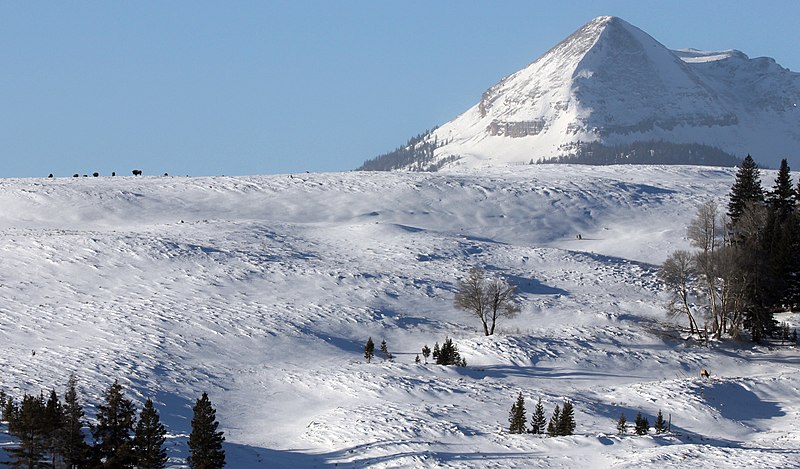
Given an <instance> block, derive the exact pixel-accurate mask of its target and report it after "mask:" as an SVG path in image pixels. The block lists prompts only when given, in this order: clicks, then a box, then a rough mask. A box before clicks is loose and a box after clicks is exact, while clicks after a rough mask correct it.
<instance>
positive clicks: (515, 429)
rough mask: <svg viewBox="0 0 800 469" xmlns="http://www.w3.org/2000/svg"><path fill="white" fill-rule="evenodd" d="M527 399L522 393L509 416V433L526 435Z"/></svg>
mask: <svg viewBox="0 0 800 469" xmlns="http://www.w3.org/2000/svg"><path fill="white" fill-rule="evenodd" d="M526 420H527V417H526V416H525V398H524V397H523V396H522V393H521V392H520V393H519V395H518V396H517V401H516V402H514V404H513V405H512V406H511V412H509V414H508V433H525V422H526Z"/></svg>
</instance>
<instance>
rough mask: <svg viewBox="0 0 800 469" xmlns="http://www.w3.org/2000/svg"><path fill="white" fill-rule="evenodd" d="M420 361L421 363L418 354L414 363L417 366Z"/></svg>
mask: <svg viewBox="0 0 800 469" xmlns="http://www.w3.org/2000/svg"><path fill="white" fill-rule="evenodd" d="M420 361H421V360H420V359H419V354H417V356H416V357H415V358H414V363H416V364H417V365H419V362H420Z"/></svg>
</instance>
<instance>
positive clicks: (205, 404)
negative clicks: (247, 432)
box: [188, 393, 225, 469]
mask: <svg viewBox="0 0 800 469" xmlns="http://www.w3.org/2000/svg"><path fill="white" fill-rule="evenodd" d="M192 411H193V413H194V416H193V417H192V433H191V434H190V435H189V459H188V462H189V467H191V468H192V469H219V468H221V467H223V466H224V465H225V450H223V449H222V443H223V442H224V441H225V437H224V436H223V432H218V431H217V427H218V426H219V422H217V411H216V410H214V407H212V406H211V401H210V400H209V399H208V394H206V393H203V395H202V396H201V397H200V399H198V400H197V402H196V403H195V405H194V408H193V409H192Z"/></svg>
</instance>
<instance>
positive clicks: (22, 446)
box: [6, 394, 46, 469]
mask: <svg viewBox="0 0 800 469" xmlns="http://www.w3.org/2000/svg"><path fill="white" fill-rule="evenodd" d="M44 408H45V403H44V396H41V395H40V396H39V397H34V396H30V395H28V394H25V395H24V396H23V397H22V403H21V404H20V405H19V408H18V409H16V412H14V415H13V417H12V418H11V419H10V420H9V421H8V433H10V434H11V435H12V436H14V437H16V438H17V439H18V440H19V445H18V446H17V447H16V448H9V449H7V450H6V451H8V454H9V456H11V465H12V466H16V467H27V468H29V469H33V468H35V467H40V463H41V460H42V458H44V456H45V452H46V440H45V432H44Z"/></svg>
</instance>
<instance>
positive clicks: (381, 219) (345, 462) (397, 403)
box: [0, 166, 800, 468]
mask: <svg viewBox="0 0 800 469" xmlns="http://www.w3.org/2000/svg"><path fill="white" fill-rule="evenodd" d="M734 171H735V170H732V169H718V168H694V167H664V166H649V167H626V166H615V167H588V166H515V167H507V168H494V169H487V170H484V171H480V172H478V171H462V172H451V173H448V174H416V173H415V174H408V173H361V172H349V173H331V174H299V175H294V176H289V175H281V176H264V177H239V178H232V177H212V178H186V177H141V178H132V177H125V178H120V177H115V178H111V177H100V178H77V179H73V178H62V179H55V180H47V179H25V180H8V179H6V180H0V207H2V210H0V256H2V257H0V259H2V269H0V299H2V301H0V369H2V370H3V373H2V388H3V389H4V390H5V391H6V392H10V393H12V394H13V395H16V396H20V395H21V394H22V393H23V392H28V393H38V392H40V391H42V390H44V391H45V392H47V391H48V390H49V389H50V388H51V387H52V386H56V387H57V389H58V390H59V392H61V391H62V390H63V384H64V383H65V382H66V380H67V377H68V375H69V374H70V373H75V374H76V375H77V377H78V379H79V381H80V390H81V392H82V395H83V398H84V401H85V402H86V403H87V404H88V405H87V413H88V414H89V415H93V414H94V410H93V407H92V406H93V405H96V404H97V403H98V402H99V400H100V396H101V394H102V392H103V391H104V390H105V389H106V388H107V387H108V386H109V384H110V383H111V382H112V381H113V380H114V379H119V380H120V382H121V383H122V384H123V385H124V386H125V389H126V393H127V395H128V396H129V397H130V398H133V399H134V400H135V401H136V402H137V406H138V407H139V408H140V407H141V404H142V402H143V401H144V400H145V399H147V398H148V397H150V398H153V400H154V401H155V402H156V405H157V408H158V410H159V411H160V412H161V417H162V419H163V421H164V422H165V423H166V424H167V426H168V430H169V432H170V436H171V438H170V440H169V441H168V445H169V450H170V455H171V457H172V460H171V464H173V465H175V466H180V465H183V464H184V462H183V459H182V458H184V457H185V456H186V454H187V453H186V451H187V450H186V435H187V434H188V432H189V430H190V424H189V422H190V419H191V405H192V404H193V402H194V400H195V399H196V398H197V397H198V396H199V395H200V394H201V393H202V392H203V391H207V392H208V393H209V396H210V398H211V401H212V403H213V404H214V405H215V407H216V408H217V417H218V419H219V421H220V429H221V430H223V431H224V432H225V436H226V439H227V442H226V451H227V455H228V467H233V468H249V467H286V466H293V467H315V466H317V467H318V466H323V465H333V464H337V463H338V464H339V466H341V467H351V466H355V467H361V466H375V467H431V466H437V465H439V466H447V467H530V466H531V465H538V466H543V467H609V466H621V467H622V466H630V465H633V464H636V465H644V466H659V467H686V464H689V463H692V462H702V464H704V465H706V466H707V467H711V466H714V467H753V466H759V467H791V466H794V465H796V464H797V461H798V460H800V454H799V453H800V432H799V431H798V425H797V420H798V416H799V415H798V414H799V413H800V402H798V400H797V395H798V394H797V393H798V391H797V390H798V386H800V378H798V376H797V369H798V368H797V367H798V365H800V359H798V355H797V351H796V349H792V348H788V347H783V348H782V347H772V348H770V347H756V348H752V347H750V345H749V344H748V343H732V342H724V343H721V344H712V346H711V347H710V348H704V347H700V346H697V345H687V344H686V343H685V342H683V341H682V340H680V338H679V337H678V335H677V334H675V335H671V334H668V332H671V331H672V329H673V328H672V327H670V326H669V325H668V323H667V321H666V319H665V316H664V313H663V308H662V305H663V302H664V296H663V293H662V292H661V289H660V287H659V285H658V283H657V282H656V280H655V277H654V274H655V271H656V266H657V265H658V264H659V263H660V262H662V261H663V260H664V258H665V257H666V255H667V254H668V253H669V252H670V251H672V250H674V249H682V248H687V247H688V244H687V242H686V240H685V237H684V232H685V226H686V223H687V221H688V220H689V219H690V218H691V216H692V215H693V213H694V210H695V209H696V207H697V205H698V204H700V203H701V202H704V201H706V200H708V199H709V198H716V200H718V201H720V203H721V204H722V205H723V207H722V208H723V210H724V199H725V197H726V194H727V192H728V190H729V188H730V185H731V184H732V182H733V175H734ZM773 178H774V174H772V173H764V175H763V180H764V181H765V185H770V184H771V181H772V179H773ZM578 233H580V234H581V237H582V239H581V240H578V239H576V235H577V234H578ZM473 265H482V266H485V267H486V268H487V269H488V270H490V271H492V272H496V273H498V274H501V275H504V276H506V277H508V278H510V279H511V280H513V281H514V282H516V283H517V284H518V285H519V290H520V292H521V297H522V313H521V314H520V315H519V316H518V317H517V318H516V319H514V320H510V321H504V322H502V323H500V325H499V332H498V333H497V334H496V335H495V336H493V337H490V338H486V337H482V335H481V334H480V332H479V329H478V324H476V322H475V321H474V320H473V319H472V318H470V317H469V316H468V315H466V314H465V313H462V312H460V311H457V310H455V309H454V308H453V306H452V297H453V289H454V284H455V282H456V281H457V279H458V278H459V276H460V275H463V274H464V273H465V272H466V271H467V270H468V269H469V267H470V266H473ZM781 319H782V320H784V319H785V320H789V321H793V323H795V324H796V323H797V322H798V321H797V319H795V318H794V317H793V316H791V315H788V316H786V317H782V318H781ZM370 336H371V337H372V338H373V340H375V342H376V343H380V341H381V340H384V339H385V340H386V342H387V344H388V346H389V350H390V351H391V352H392V353H393V354H394V356H395V360H394V361H393V362H388V361H383V360H382V359H380V358H377V359H376V360H375V361H374V362H373V363H371V364H366V363H364V360H363V357H362V354H363V345H364V343H365V342H366V340H367V338H368V337H370ZM445 337H451V338H453V339H454V340H455V342H456V344H457V345H458V347H459V349H460V351H461V353H462V355H463V356H464V357H465V358H466V360H467V362H468V364H469V366H468V367H467V368H466V369H460V368H448V367H439V366H436V365H424V364H423V365H416V364H414V358H415V356H416V354H417V353H418V352H419V350H420V349H421V347H422V346H423V345H425V344H427V345H428V346H430V347H432V346H433V344H434V342H436V341H439V342H440V343H441V342H442V341H443V340H444V339H445ZM34 352H35V354H34ZM702 368H706V369H708V370H709V371H710V372H711V375H712V379H711V380H710V381H702V380H700V379H699V376H698V371H699V370H700V369H702ZM520 391H522V392H523V394H524V395H525V396H526V398H527V401H526V402H527V406H528V409H529V415H530V412H531V411H532V409H533V406H534V404H535V400H536V399H537V398H539V397H541V398H542V402H543V404H544V405H545V409H546V412H547V413H548V415H549V414H550V412H551V411H552V409H553V407H554V405H555V404H560V403H561V402H562V401H563V399H564V398H568V399H571V400H572V401H573V402H574V404H575V409H576V420H577V433H578V434H577V435H575V436H571V437H560V438H540V437H537V436H533V435H513V436H512V435H507V434H506V433H505V429H506V427H507V418H508V411H509V409H510V407H511V404H512V403H513V400H514V398H515V396H516V394H517V393H518V392H520ZM659 409H661V410H662V411H663V413H664V415H665V417H666V416H668V415H671V418H672V429H673V434H671V435H669V436H647V437H636V436H631V435H629V436H624V437H619V436H617V435H616V434H615V433H616V432H615V424H616V421H617V419H618V417H619V415H620V413H622V412H624V413H625V414H626V416H627V418H628V420H629V421H631V422H632V421H633V419H634V417H635V415H636V412H637V411H641V412H642V413H643V414H645V415H646V416H648V417H649V418H650V421H651V422H653V421H654V419H655V415H656V413H657V412H658V410H659Z"/></svg>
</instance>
